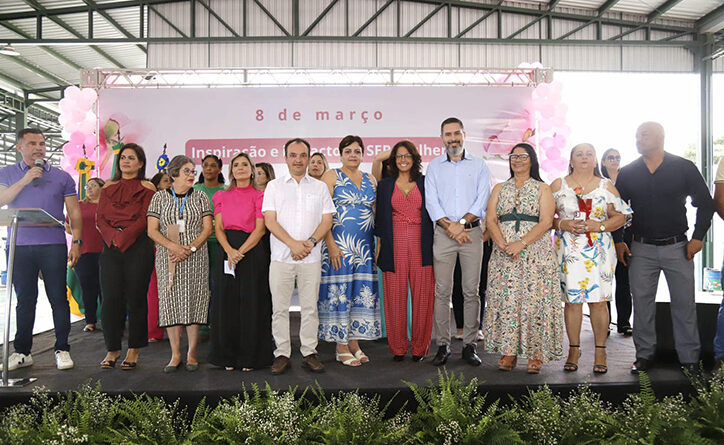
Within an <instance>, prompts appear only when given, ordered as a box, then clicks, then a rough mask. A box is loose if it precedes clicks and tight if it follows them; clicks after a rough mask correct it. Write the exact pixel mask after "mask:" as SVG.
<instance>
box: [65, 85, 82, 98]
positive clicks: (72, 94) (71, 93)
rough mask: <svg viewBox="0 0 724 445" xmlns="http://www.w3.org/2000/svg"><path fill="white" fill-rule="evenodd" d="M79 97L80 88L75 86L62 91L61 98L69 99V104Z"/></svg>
mask: <svg viewBox="0 0 724 445" xmlns="http://www.w3.org/2000/svg"><path fill="white" fill-rule="evenodd" d="M80 95H81V93H80V88H78V87H77V86H75V85H71V86H69V87H68V88H66V89H65V90H64V91H63V97H64V98H67V99H70V102H76V99H77V98H79V97H80Z"/></svg>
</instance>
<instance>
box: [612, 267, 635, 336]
mask: <svg viewBox="0 0 724 445" xmlns="http://www.w3.org/2000/svg"><path fill="white" fill-rule="evenodd" d="M608 304H609V310H608V314H609V315H608V316H609V318H610V317H611V309H610V305H611V303H610V302H609V303H608ZM616 326H618V332H622V329H623V328H625V327H631V286H630V285H629V281H628V267H627V266H624V265H623V264H622V263H618V264H616Z"/></svg>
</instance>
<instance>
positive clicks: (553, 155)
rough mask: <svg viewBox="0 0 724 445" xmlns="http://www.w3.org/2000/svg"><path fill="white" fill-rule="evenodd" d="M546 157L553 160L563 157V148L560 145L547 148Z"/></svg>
mask: <svg viewBox="0 0 724 445" xmlns="http://www.w3.org/2000/svg"><path fill="white" fill-rule="evenodd" d="M546 157H547V158H548V159H553V160H558V159H561V150H560V149H559V148H558V147H551V148H549V149H548V150H546Z"/></svg>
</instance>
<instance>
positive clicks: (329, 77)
mask: <svg viewBox="0 0 724 445" xmlns="http://www.w3.org/2000/svg"><path fill="white" fill-rule="evenodd" d="M552 81H553V70H552V69H551V68H545V67H525V68H524V67H520V68H513V69H496V68H486V69H419V68H416V69H369V70H354V69H351V70H345V69H333V70H320V69H270V68H246V69H202V70H148V69H139V70H136V69H121V70H119V69H90V70H82V71H81V87H84V88H94V89H96V90H99V89H103V88H236V87H290V86H310V87H314V86H358V85H370V86H387V85H430V86H451V85H489V86H512V87H535V86H537V85H538V84H540V83H550V82H552Z"/></svg>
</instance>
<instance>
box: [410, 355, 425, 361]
mask: <svg viewBox="0 0 724 445" xmlns="http://www.w3.org/2000/svg"><path fill="white" fill-rule="evenodd" d="M423 360H425V356H424V355H413V356H412V361H413V362H421V361H423Z"/></svg>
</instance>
